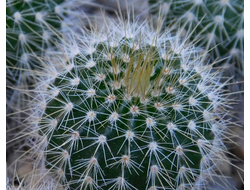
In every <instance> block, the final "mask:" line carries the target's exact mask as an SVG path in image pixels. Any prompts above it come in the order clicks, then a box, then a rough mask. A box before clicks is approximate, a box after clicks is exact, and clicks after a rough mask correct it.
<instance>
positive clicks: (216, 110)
mask: <svg viewBox="0 0 250 190" xmlns="http://www.w3.org/2000/svg"><path fill="white" fill-rule="evenodd" d="M72 36H73V37H72ZM72 36H71V37H70V39H77V40H78V41H77V40H74V42H76V41H77V44H75V45H72V44H70V43H62V48H61V49H63V52H62V53H60V56H61V54H63V55H64V56H65V57H67V59H66V60H67V61H66V62H64V63H61V64H62V65H63V68H64V69H61V70H60V71H57V72H55V74H53V73H52V74H51V72H50V71H52V70H50V71H49V70H48V69H47V68H51V69H53V70H55V69H54V66H53V64H51V63H50V62H46V64H47V67H45V69H44V73H45V75H44V76H41V78H40V79H41V80H40V81H41V84H40V85H38V88H37V92H38V95H37V97H36V98H35V99H34V113H33V114H32V115H31V116H30V121H31V122H32V123H34V118H38V119H37V120H36V121H37V122H36V123H37V127H38V131H39V134H40V136H41V137H40V141H41V142H40V145H41V146H42V147H43V148H44V149H45V150H44V156H45V159H46V165H47V168H48V169H50V170H51V171H52V172H53V173H54V174H56V175H58V176H60V179H61V182H62V183H64V184H65V185H66V186H68V187H69V188H70V189H120V190H125V189H140V190H142V189H150V190H153V189H180V190H182V189H193V188H198V189H199V188H202V187H203V186H204V185H205V183H206V180H207V178H210V177H211V174H212V173H213V172H214V169H215V166H216V164H217V162H218V161H221V160H220V158H221V155H222V154H223V152H224V148H223V147H222V146H221V145H222V144H221V136H223V135H222V134H223V130H224V127H225V126H224V125H225V121H223V119H221V118H220V116H221V115H224V114H225V113H224V111H223V109H222V107H223V106H224V104H225V105H226V103H225V99H224V98H223V96H222V95H221V92H222V91H221V87H222V86H223V84H220V83H219V76H220V74H219V73H218V72H214V73H212V72H211V66H208V65H206V64H204V63H203V62H201V60H204V58H203V57H202V55H201V54H200V50H198V49H196V48H194V47H193V46H191V45H188V44H186V42H185V40H184V41H183V42H180V41H179V38H178V36H177V37H176V36H174V37H173V36H170V34H169V31H165V32H164V33H162V34H159V33H156V32H153V31H151V30H150V29H149V27H148V26H147V25H146V24H143V25H138V24H130V23H124V24H123V25H118V24H110V25H109V28H108V29H107V31H105V32H100V33H95V32H90V33H84V34H83V35H82V36H79V35H77V34H76V36H74V35H73V34H72ZM54 57H55V56H54ZM48 73H50V74H51V77H48ZM52 75H53V77H52ZM45 76H46V78H44V77H45ZM38 103H39V105H38Z"/></svg>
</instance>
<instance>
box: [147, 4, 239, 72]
mask: <svg viewBox="0 0 250 190" xmlns="http://www.w3.org/2000/svg"><path fill="white" fill-rule="evenodd" d="M149 3H150V4H151V10H152V13H153V14H158V11H159V9H161V11H162V14H163V15H164V18H166V23H167V25H174V26H175V27H177V28H180V29H181V30H182V32H183V34H184V35H187V36H189V35H190V33H192V34H191V39H192V40H193V39H196V40H197V41H198V43H199V44H200V45H202V46H203V47H205V48H206V49H207V50H211V52H210V54H211V55H212V56H210V59H212V60H216V59H219V60H220V62H221V63H226V64H233V65H236V67H237V68H238V69H239V70H240V71H241V72H242V71H243V68H244V65H243V63H244V57H243V54H244V44H243V43H244V1H242V0H190V1H187V0H174V1H173V0H149ZM159 4H161V6H159ZM159 7H160V8H159ZM240 74H242V73H240Z"/></svg>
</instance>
